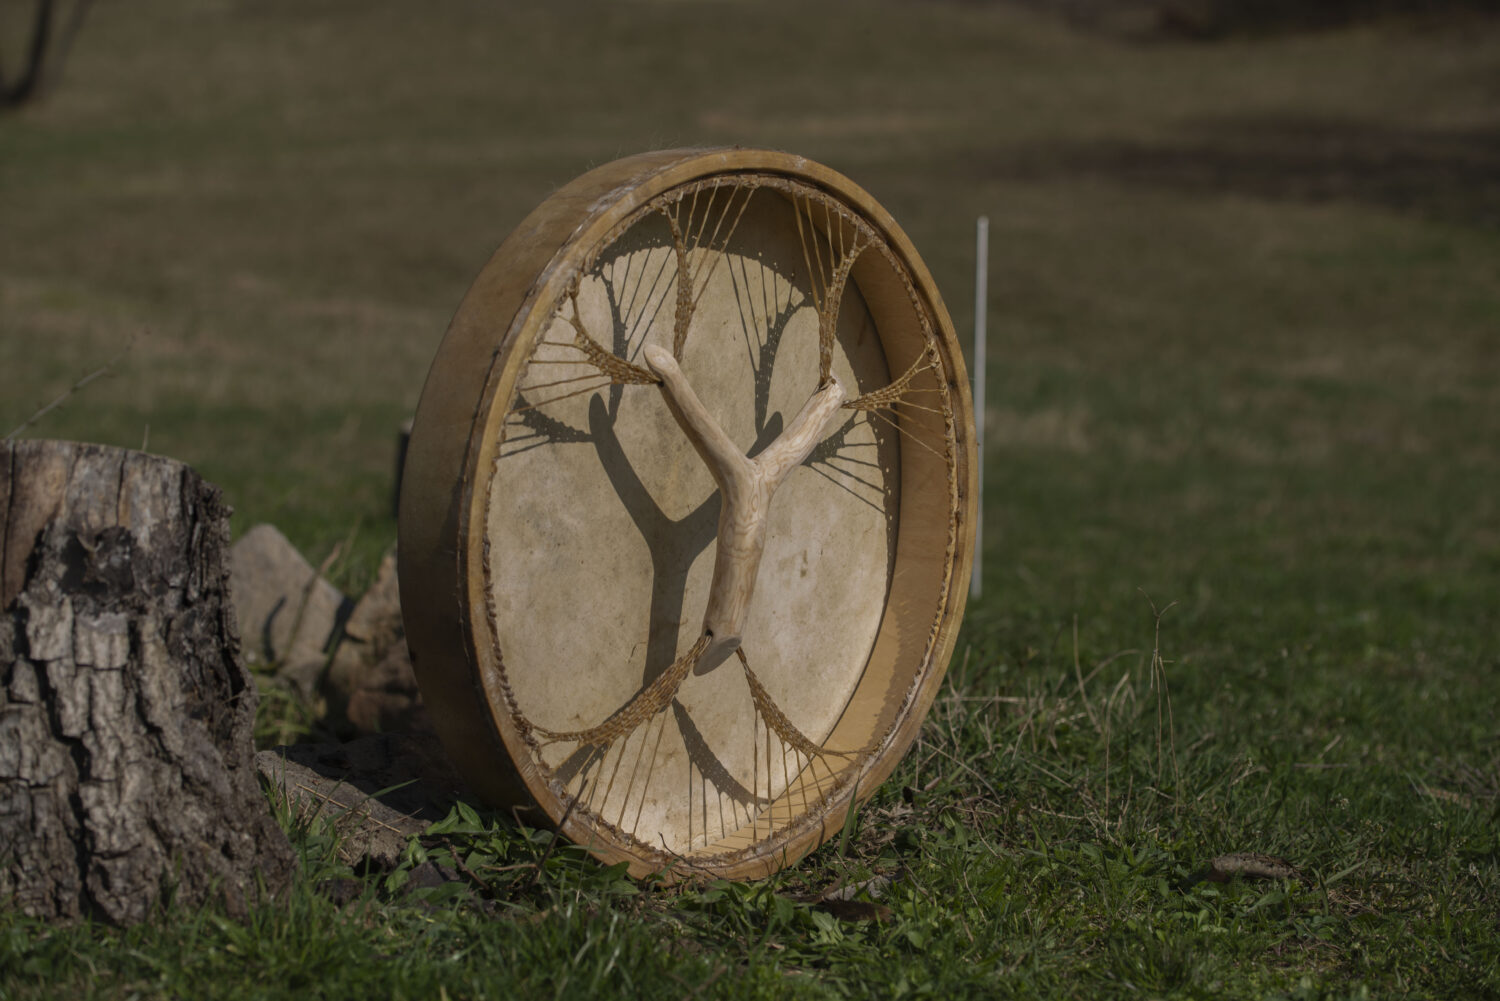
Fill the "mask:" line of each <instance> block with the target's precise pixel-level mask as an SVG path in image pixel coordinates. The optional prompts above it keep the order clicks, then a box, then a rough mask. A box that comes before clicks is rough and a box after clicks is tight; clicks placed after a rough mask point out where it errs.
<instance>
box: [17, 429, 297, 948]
mask: <svg viewBox="0 0 1500 1001" xmlns="http://www.w3.org/2000/svg"><path fill="white" fill-rule="evenodd" d="M228 515H229V508H228V506H227V505H226V504H225V503H224V501H223V499H222V497H221V495H220V493H219V490H218V488H217V487H214V486H213V485H211V484H209V483H206V482H204V480H203V479H202V478H201V477H199V476H198V474H197V473H195V472H194V471H193V470H191V469H189V468H187V467H186V466H184V465H182V464H181V463H178V462H175V461H172V460H170V459H164V458H160V457H157V456H151V455H145V454H143V453H139V452H129V451H125V450H123V449H114V448H106V447H103V446H99V445H79V444H72V443H67V442H54V441H18V442H0V901H5V902H7V903H6V906H14V907H19V908H20V909H21V910H22V911H25V912H27V913H30V914H34V915H38V916H43V917H50V918H75V917H82V916H90V917H95V918H101V919H104V920H108V921H112V922H116V923H128V922H134V921H139V920H142V919H144V918H146V917H147V916H148V915H149V914H150V913H151V912H152V910H153V908H155V907H156V906H157V905H158V903H164V902H166V901H167V900H168V899H170V900H173V901H177V902H180V903H184V904H187V905H190V906H191V905H196V904H199V903H202V902H205V901H210V900H216V899H217V900H220V901H222V902H223V904H224V905H225V906H226V907H227V908H228V909H229V911H230V913H240V912H243V910H244V908H245V906H246V904H247V903H248V902H249V901H251V900H252V899H253V898H254V896H255V894H256V892H257V891H258V888H260V889H264V890H267V891H270V892H273V893H274V892H275V891H277V890H279V889H281V888H283V887H284V886H285V884H286V882H287V879H288V878H289V875H290V872H291V869H292V854H291V848H290V845H289V844H288V842H287V840H286V837H285V835H284V834H283V833H282V831H281V829H280V828H279V827H278V826H277V825H276V823H275V821H274V819H273V818H272V816H271V814H270V810H269V808H268V804H267V802H266V799H265V797H264V795H263V794H262V792H261V790H260V788H259V785H258V783H257V781H256V769H255V762H254V739H253V733H252V730H253V724H254V717H255V702H256V698H255V687H254V685H253V683H252V680H251V678H250V676H249V673H248V672H247V671H246V669H245V666H244V663H243V661H242V660H241V658H240V652H239V636H238V632H237V629H236V624H235V618H234V611H233V607H232V605H231V603H230V600H229V594H228V578H229V573H228V560H227V550H228Z"/></svg>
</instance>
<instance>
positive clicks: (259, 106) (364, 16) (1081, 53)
mask: <svg viewBox="0 0 1500 1001" xmlns="http://www.w3.org/2000/svg"><path fill="white" fill-rule="evenodd" d="M700 144H742V145H747V146H769V147H775V148H783V149H789V150H792V151H795V152H798V153H801V154H804V155H807V156H809V157H812V158H814V159H816V160H819V161H822V162H824V163H827V164H829V165H830V166H832V167H834V168H835V169H838V170H840V171H842V172H843V173H845V174H847V175H849V176H850V177H852V178H853V179H854V180H856V181H857V182H858V183H860V184H861V185H862V186H864V187H865V188H866V189H867V190H869V191H870V192H871V193H872V194H873V195H874V196H875V197H876V198H877V199H879V200H880V201H881V202H882V203H883V204H884V205H885V206H886V207H887V208H889V209H890V211H891V212H892V214H893V215H894V216H895V217H896V218H897V219H898V220H899V221H900V222H901V223H902V225H903V226H904V227H905V228H906V230H907V232H908V234H909V235H910V236H911V238H912V240H913V242H914V243H915V244H916V246H917V247H918V248H919V249H920V250H921V252H922V253H923V255H924V257H925V258H926V260H927V262H928V264H929V266H930V267H931V270H932V271H933V273H934V275H935V277H936V278H937V281H938V283H939V285H940V287H941V288H942V289H943V291H944V293H945V295H946V297H947V300H948V305H949V308H950V309H951V311H952V312H953V315H954V319H955V321H956V323H957V325H958V327H959V329H960V330H961V331H968V330H969V329H971V324H972V308H973V307H972V299H973V286H972V282H973V277H972V253H973V228H974V220H975V217H976V216H978V215H981V214H984V215H987V216H988V217H989V219H990V232H991V240H992V244H991V251H990V257H991V283H990V291H991V296H990V302H989V304H988V321H989V330H990V343H989V359H990V362H989V371H988V373H987V377H988V395H989V400H990V408H989V412H988V414H987V415H986V417H985V420H986V428H987V432H988V439H987V442H988V447H987V467H986V492H985V497H984V512H985V517H986V523H985V534H984V540H985V547H984V548H985V551H984V592H983V597H982V599H981V600H979V601H978V602H973V603H971V605H970V610H969V614H968V617H967V620H966V623H965V625H964V628H963V633H962V635H961V636H960V639H959V643H958V647H957V652H956V654H955V657H954V662H953V664H952V666H951V668H950V671H949V680H948V682H947V683H946V684H945V686H944V688H943V691H942V693H941V694H940V696H939V698H938V701H937V704H936V705H935V707H934V709H933V712H932V714H931V716H930V718H929V722H928V724H927V726H926V728H925V730H924V731H923V735H922V737H921V739H920V741H919V743H918V744H917V745H916V746H915V747H914V748H913V750H912V752H911V754H910V755H909V757H908V758H907V759H906V761H905V762H904V763H903V764H902V765H901V767H900V768H899V769H898V771H897V773H896V775H895V776H894V777H893V778H892V779H891V780H890V781H889V782H888V783H887V784H886V785H885V786H884V787H883V788H882V789H880V790H879V791H878V792H877V793H876V794H875V795H874V797H873V799H872V800H871V801H870V803H869V804H868V805H867V806H866V807H865V808H864V809H863V810H862V811H861V812H860V813H859V814H858V815H857V816H856V817H854V818H852V820H851V823H850V824H849V825H848V827H847V828H846V831H845V834H844V836H843V837H841V838H839V839H837V840H836V841H835V842H834V843H831V844H830V845H828V846H825V847H824V848H823V849H822V850H820V851H819V852H818V853H817V854H815V855H813V856H811V857H810V858H809V859H807V860H806V861H805V862H803V863H802V864H801V865H799V866H797V867H795V868H794V869H792V870H789V871H787V872H785V873H783V874H781V875H780V876H778V877H776V878H773V879H771V880H768V881H765V882H762V883H759V884H750V885H725V884H719V885H710V886H702V887H696V888H677V889H665V888H661V887H657V886H655V885H651V884H637V883H634V882H631V881H629V880H627V879H625V878H623V877H622V876H621V874H620V873H618V872H615V871H613V870H609V869H603V868H601V867H599V866H597V865H595V864H593V863H592V862H590V861H588V860H587V859H585V858H583V857H580V856H579V855H577V854H575V853H574V852H573V851H571V850H569V849H567V848H565V847H558V846H555V845H552V843H551V840H550V838H549V837H548V836H547V835H546V834H545V833H544V832H532V831H527V830H524V829H520V828H517V827H515V826H514V825H513V824H512V823H511V822H510V821H508V820H506V819H504V818H499V817H492V816H489V815H488V814H484V813H482V812H481V813H479V814H475V813H474V812H473V811H472V810H470V809H469V805H465V806H464V808H463V810H462V811H461V812H460V811H457V810H456V812H455V814H454V815H453V818H452V820H451V822H450V823H449V824H447V825H446V828H447V833H446V834H442V835H441V836H438V835H434V837H432V838H429V839H426V840H424V841H423V842H421V843H413V845H412V847H411V848H410V849H409V853H408V858H407V861H406V863H405V864H404V866H403V867H402V868H400V869H398V870H397V871H396V873H394V874H378V875H360V874H354V873H350V872H347V871H343V870H341V869H340V868H339V866H338V864H337V862H336V860H335V859H334V856H333V854H332V852H331V846H330V838H331V837H332V834H331V833H330V832H328V831H323V830H319V829H316V828H312V829H308V828H306V827H304V826H299V825H293V826H294V828H295V830H294V833H295V835H296V838H297V841H298V844H299V846H300V849H301V851H302V852H303V854H304V857H305V861H306V865H305V867H304V875H303V877H302V878H301V879H300V881H299V883H298V885H297V887H296V888H295V889H294V890H293V892H292V893H291V894H290V895H289V897H288V898H287V899H284V900H282V901H279V902H276V903H273V904H270V905H267V906H265V907H263V908H261V909H260V910H259V911H257V912H255V913H254V914H253V915H252V916H251V918H250V919H249V921H248V922H247V923H245V924H239V923H235V922H232V921H230V920H228V919H227V918H224V917H222V916H221V915H219V914H217V913H214V912H212V911H202V912H193V913H183V912H181V911H180V910H176V911H174V910H168V911H167V912H165V913H163V914H162V915H161V916H160V917H159V918H158V919H156V920H154V921H153V922H151V923H149V924H147V925H145V926H143V927H140V928H136V929H132V930H127V931H117V930H109V929H104V928H99V927H93V926H83V927H71V928H55V929H54V928H46V927H43V926H40V925H38V924H36V923H33V922H30V921H28V920H26V919H23V918H20V917H18V916H16V915H15V914H13V913H10V912H0V998H4V999H10V998H42V997H54V996H97V997H103V998H127V997H193V998H198V997H236V998H238V997H245V998H249V997H281V996H286V995H287V994H289V993H291V992H293V991H295V992H296V993H297V994H299V995H301V996H306V997H328V998H342V997H351V998H353V997H367V996H370V995H387V996H401V997H409V998H419V997H420V998H437V997H444V996H446V997H449V998H455V999H456V998H465V997H509V996H522V997H533V996H534V997H595V996H636V995H646V996H664V997H665V996H683V997H686V996H697V997H782V996H795V997H804V996H805V997H837V996H866V995H870V996H882V997H885V996H889V997H897V996H939V997H959V996H1000V997H1007V996H1016V997H1079V998H1098V997H1209V996H1213V997H1226V996H1227V997H1295V998H1322V997H1365V996H1368V997H1424V998H1425V997H1440V998H1447V997H1452V998H1487V997H1489V998H1493V997H1500V972H1497V971H1500V642H1497V640H1500V500H1497V496H1500V21H1496V20H1465V21H1458V22H1442V21H1439V22H1434V21H1421V22H1417V21H1409V20H1408V21H1389V22H1381V23H1375V24H1371V25H1365V26H1360V27H1353V28H1347V29H1341V30H1338V31H1328V32H1322V33H1313V34H1302V35H1291V36H1279V37H1265V38H1257V39H1245V40H1235V39H1230V40H1225V41H1221V42H1217V43H1213V44H1186V43H1169V42H1162V41H1156V42H1128V41H1124V40H1121V39H1117V38H1111V37H1105V36H1093V35H1085V34H1078V33H1074V32H1071V31H1070V30H1068V29H1067V28H1066V27H1064V26H1062V25H1060V24H1058V23H1056V22H1054V21H1051V20H1048V19H1046V18H1044V17H1041V16H1039V15H1037V14H1034V13H1030V12H1027V11H1025V10H1023V9H1017V8H1013V7H1010V6H1005V5H1000V4H989V3H956V2H954V3H949V2H923V3H917V2H910V0H908V2H901V3H895V2H871V3H862V4H860V5H858V6H856V5H854V4H852V3H827V4H811V3H804V4H800V5H791V4H751V3H748V2H740V0H721V2H702V3H689V2H668V0H640V2H619V3H603V2H592V0H580V2H577V3H567V4H555V5H550V6H543V5H539V4H538V5H527V6H525V7H520V6H516V7H507V8H505V9H503V10H498V11H497V10H491V9H489V8H488V7H486V6H483V5H479V4H474V3H466V2H459V0H442V2H435V3H429V4H422V5H416V4H402V3H397V2H395V0H372V2H366V3H360V4H354V3H340V2H327V3H317V4H309V3H293V2H288V0H268V2H257V3H245V2H229V0H221V2H201V3H180V2H179V3H171V2H166V0H140V2H136V3H131V4H100V5H97V7H96V9H95V10H94V11H93V12H92V14H91V15H90V20H89V22H88V23H87V25H86V27H85V29H84V31H83V33H82V35H81V36H80V37H79V40H78V43H77V46H76V48H75V50H74V52H73V55H72V58H71V60H70V61H69V64H68V66H67V71H66V76H65V78H64V79H63V80H62V81H61V83H60V85H59V86H58V87H57V89H56V90H55V92H53V93H52V94H51V95H50V96H49V97H48V98H47V99H46V100H44V101H41V102H39V103H36V104H33V105H30V106H28V107H26V108H25V109H23V110H21V111H20V112H19V113H16V114H12V115H10V116H8V117H4V118H0V220H3V221H0V433H4V432H5V431H8V430H10V429H11V428H12V427H16V426H18V425H21V424H22V423H23V422H25V421H26V420H27V419H28V418H29V417H31V415H33V414H34V413H35V412H36V411H37V410H38V409H39V408H40V407H42V406H43V405H45V404H46V403H48V402H49V401H51V400H52V399H54V398H55V397H57V396H58V395H59V394H62V393H64V392H65V391H66V390H67V389H68V388H69V387H70V386H72V385H73V384H74V383H75V382H77V381H78V380H79V379H80V378H82V377H84V376H87V375H89V374H90V373H92V372H94V371H96V370H98V369H100V368H102V367H105V366H108V372H107V374H106V375H104V376H103V377H101V378H99V379H97V380H95V381H93V382H91V383H90V384H88V385H87V386H85V387H83V388H82V389H80V390H79V391H78V392H77V393H75V394H74V395H73V396H71V397H70V398H68V399H67V401H66V402H65V403H64V404H63V405H62V406H60V407H58V408H57V409H54V410H52V411H50V412H49V413H47V414H46V415H45V416H44V417H43V418H42V419H41V420H40V421H39V422H37V423H36V424H35V425H34V426H32V427H30V428H28V429H27V430H26V431H25V434H27V435H34V436H45V437H61V438H76V439H85V440H92V441H101V442H107V443H113V444H120V445H127V446H130V447H142V446H143V445H144V446H145V447H147V448H149V449H150V450H151V451H155V452H160V453H163V454H166V455H171V456H174V457H176V458H179V459H182V460H184V461H186V462H189V463H191V464H193V465H194V466H196V467H197V468H198V469H200V470H201V471H202V472H203V473H204V475H205V476H207V477H208V478H210V479H211V480H213V481H215V482H217V483H218V484H220V485H221V486H222V487H223V488H224V490H225V492H226V494H227V496H228V498H229V500H230V502H231V503H232V504H233V505H234V506H235V508H236V512H237V513H236V516H235V523H234V524H235V530H236V531H237V532H239V531H243V530H244V529H246V528H248V527H249V526H250V525H253V524H255V523H258V522H261V521H271V522H274V523H276V524H277V525H278V526H279V527H281V528H282V529H283V530H284V531H285V532H286V533H287V534H288V535H289V536H290V537H291V538H292V539H293V541H294V542H295V543H297V545H298V546H299V547H301V548H302V550H303V551H304V552H305V553H306V554H307V555H308V556H309V558H310V559H311V560H312V561H313V562H314V563H317V562H319V561H321V560H322V559H323V558H324V557H326V556H328V555H329V554H330V553H331V552H332V551H333V549H334V547H335V546H339V547H340V554H341V555H340V558H339V560H338V561H337V562H336V564H335V565H334V568H333V571H332V572H333V574H334V575H335V578H336V581H337V582H338V583H339V584H340V585H342V586H344V587H345V588H346V589H349V590H351V591H357V590H358V589H359V588H360V587H362V586H363V585H364V584H366V583H368V581H369V580H370V578H371V576H372V574H373V572H374V569H375V566H376V564H377V562H378V560H379V557H380V555H381V553H382V552H384V551H385V549H386V548H387V547H389V545H390V544H391V543H392V541H393V540H394V537H395V522H394V519H393V518H392V516H391V511H390V508H391V497H390V490H391V484H390V477H391V472H392V466H393V460H394V449H395V439H396V429H397V427H398V425H399V424H400V422H401V421H402V420H403V419H405V418H406V417H407V416H409V415H410V413H411V411H412V409H413V408H414V406H415V403H416V399H417V396H418V394H419V392H420V390H421V385H422V380H423V376H424V375H425V372H426V367H427V364H428V362H429V360H430V359H431V357H432V354H433V352H434V351H435V349H436V346H437V343H438V341H439V339H440V338H441V336H442V333H443V330H444V328H445V325H446V322H447V319H448V317H449V315H450V314H451V312H452V310H453V309H454V308H455V307H456V305H457V304H458V301H459V299H460V298H461V296H462V295H463V292H464V290H465V289H466V288H467V286H468V284H469V282H470V281H471V280H472V278H473V276H474V275H475V273H476V272H477V271H478V270H479V268H480V267H481V266H482V265H483V263H484V261H485V260H486V259H487V257H488V255H489V254H490V253H491V251H492V250H493V249H494V247H495V246H496V245H498V243H499V242H500V241H501V240H502V239H503V238H504V236H505V235H506V233H507V232H508V230H509V229H510V227H512V226H513V225H515V224H516V223H517V222H519V221H520V219H521V218H522V217H523V216H524V214H525V213H526V212H527V211H529V210H530V208H531V207H532V206H534V205H535V204H536V203H537V202H538V201H540V200H541V199H542V198H544V197H545V196H546V195H547V194H548V193H549V192H550V191H552V190H554V189H555V188H556V187H558V186H560V185H561V184H563V183H565V182H566V181H568V180H569V179H571V178H572V177H574V176H576V175H577V174H579V173H581V172H583V171H584V170H585V169H587V168H588V167H590V166H593V165H596V164H599V163H602V162H605V161H608V160H610V159H613V158H615V157H616V156H620V155H625V154H628V153H632V152H637V151H641V150H645V149H651V148H659V147H667V146H680V145H700ZM472 805H473V806H479V805H480V804H472ZM1241 852H1257V853H1265V854H1268V855H1272V856H1275V857H1278V858H1281V859H1285V860H1288V861H1289V862H1291V863H1293V864H1294V865H1295V866H1296V867H1297V869H1298V870H1299V875H1298V876H1297V877H1296V878H1279V879H1275V878H1273V879H1233V880H1230V881H1228V882H1217V881H1214V880H1210V879H1202V878H1199V877H1200V876H1201V874H1202V873H1203V871H1204V870H1205V869H1206V868H1207V866H1208V864H1209V862H1210V860H1212V859H1214V858H1215V857H1217V856H1222V855H1225V854H1226V853H1241ZM454 859H457V860H458V861H461V862H463V863H464V865H465V867H467V868H469V869H470V870H472V872H473V873H474V874H475V878H474V879H473V880H472V881H471V885H470V886H469V887H468V888H467V889H465V890H463V892H453V887H452V886H448V887H439V888H436V889H432V890H423V889H418V890H416V891H411V890H410V888H409V885H403V884H411V883H412V878H411V874H412V873H414V872H418V871H420V870H421V867H422V864H423V863H424V862H429V861H433V862H442V863H444V864H449V863H452V861H453V860H454ZM877 875H879V876H884V877H889V878H890V879H891V883H890V885H889V888H888V889H887V890H886V891H885V892H884V895H883V896H882V898H881V900H880V901H879V902H878V905H872V906H871V907H869V908H867V909H865V910H864V911H861V912H860V913H858V914H855V915H852V916H851V915H848V914H834V913H830V911H829V910H827V909H820V908H819V907H816V906H814V905H813V904H812V903H810V902H809V900H810V899H811V898H813V897H816V896H817V895H818V894H819V893H820V892H822V891H824V890H826V889H827V888H828V887H830V886H832V885H835V884H838V883H840V882H853V883H857V882H859V881H862V880H865V879H868V878H870V877H872V876H877ZM351 881H352V882H351ZM418 882H420V880H418ZM330 888H333V889H337V890H338V892H330ZM857 917H866V918H876V919H877V920H852V919H851V918H857Z"/></svg>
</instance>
